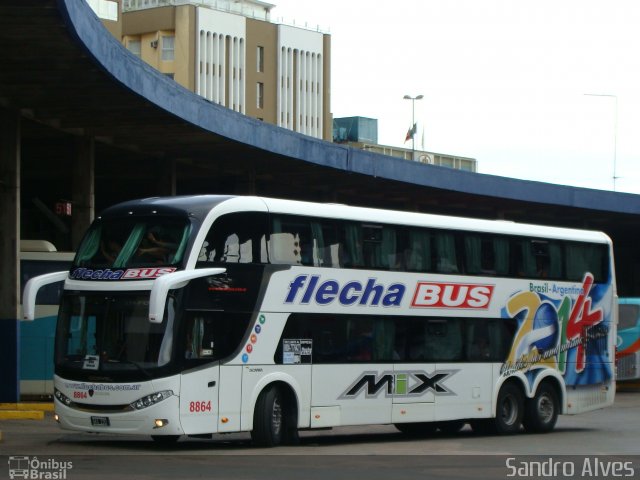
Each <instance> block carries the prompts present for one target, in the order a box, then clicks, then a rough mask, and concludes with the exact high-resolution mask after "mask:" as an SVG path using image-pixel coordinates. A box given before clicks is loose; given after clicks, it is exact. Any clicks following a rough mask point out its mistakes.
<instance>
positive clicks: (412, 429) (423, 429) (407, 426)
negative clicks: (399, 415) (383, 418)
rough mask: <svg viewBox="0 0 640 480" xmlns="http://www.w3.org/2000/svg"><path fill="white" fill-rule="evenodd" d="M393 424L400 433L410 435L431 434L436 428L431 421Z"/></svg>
mask: <svg viewBox="0 0 640 480" xmlns="http://www.w3.org/2000/svg"><path fill="white" fill-rule="evenodd" d="M394 425H395V427H396V428H397V429H398V430H400V431H401V432H402V433H404V434H405V435H409V436H411V437H423V436H428V435H433V434H434V433H435V431H436V428H437V426H436V424H435V423H433V422H415V423H395V424H394Z"/></svg>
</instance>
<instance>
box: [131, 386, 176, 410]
mask: <svg viewBox="0 0 640 480" xmlns="http://www.w3.org/2000/svg"><path fill="white" fill-rule="evenodd" d="M172 395H173V390H163V391H161V392H156V393H152V394H151V395H147V396H146V397H142V398H139V399H138V400H136V401H135V402H133V403H131V404H130V405H131V408H134V409H136V410H142V409H143V408H147V407H150V406H151V405H155V404H156V403H158V402H161V401H162V400H164V399H166V398H169V397H171V396H172Z"/></svg>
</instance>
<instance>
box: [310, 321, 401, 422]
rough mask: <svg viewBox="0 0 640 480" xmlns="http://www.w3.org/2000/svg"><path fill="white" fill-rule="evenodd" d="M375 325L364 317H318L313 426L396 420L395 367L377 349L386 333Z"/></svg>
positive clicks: (314, 357)
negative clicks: (393, 413) (377, 343)
mask: <svg viewBox="0 0 640 480" xmlns="http://www.w3.org/2000/svg"><path fill="white" fill-rule="evenodd" d="M376 322H377V320H376V319H375V318H372V317H364V316H349V317H348V318H344V317H342V318H339V317H331V316H327V317H323V318H317V319H316V324H315V325H314V329H316V335H315V339H316V340H315V341H314V347H313V359H314V360H313V366H312V387H311V426H312V427H329V426H338V425H364V424H371V423H389V422H390V421H391V402H392V395H393V363H392V362H391V361H390V355H385V354H384V352H382V351H381V350H380V349H379V348H377V347H376V338H378V337H377V336H378V335H381V334H382V332H381V331H379V330H377V326H376ZM379 339H381V337H379Z"/></svg>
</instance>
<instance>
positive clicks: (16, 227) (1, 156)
mask: <svg viewBox="0 0 640 480" xmlns="http://www.w3.org/2000/svg"><path fill="white" fill-rule="evenodd" d="M0 232H2V233H1V234H0V261H1V262H2V268H0V365H1V366H2V367H0V403H5V402H8V403H13V402H17V401H18V400H19V399H20V320H19V313H20V309H19V301H20V115H19V114H18V113H17V112H14V111H11V110H6V109H4V108H0Z"/></svg>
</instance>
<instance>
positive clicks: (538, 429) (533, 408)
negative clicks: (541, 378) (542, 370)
mask: <svg viewBox="0 0 640 480" xmlns="http://www.w3.org/2000/svg"><path fill="white" fill-rule="evenodd" d="M559 409H560V402H559V400H558V394H557V392H556V389H555V388H553V386H552V385H551V384H549V383H548V382H545V383H543V384H541V385H540V387H538V391H537V392H536V394H535V396H534V397H533V398H530V399H527V401H526V403H525V408H524V418H523V420H522V424H523V425H524V428H525V430H527V431H528V432H532V433H546V432H550V431H551V430H553V427H555V425H556V421H557V420H558V411H559Z"/></svg>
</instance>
